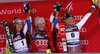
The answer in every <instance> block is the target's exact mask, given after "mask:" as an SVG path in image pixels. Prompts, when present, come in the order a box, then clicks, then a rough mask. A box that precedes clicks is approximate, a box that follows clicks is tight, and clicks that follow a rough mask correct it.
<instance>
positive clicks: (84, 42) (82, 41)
mask: <svg viewBox="0 0 100 54" xmlns="http://www.w3.org/2000/svg"><path fill="white" fill-rule="evenodd" d="M88 44H89V41H88V40H80V45H88Z"/></svg>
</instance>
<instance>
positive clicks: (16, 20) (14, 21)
mask: <svg viewBox="0 0 100 54" xmlns="http://www.w3.org/2000/svg"><path fill="white" fill-rule="evenodd" d="M18 23H21V24H23V23H22V20H20V18H18V17H15V18H14V20H13V26H15V25H16V24H18Z"/></svg>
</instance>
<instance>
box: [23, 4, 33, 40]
mask: <svg viewBox="0 0 100 54" xmlns="http://www.w3.org/2000/svg"><path fill="white" fill-rule="evenodd" d="M29 7H30V4H29V3H28V2H25V3H24V11H25V17H26V21H27V25H28V30H29V33H30V35H31V37H32V39H33V36H32V35H33V34H34V33H35V30H33V27H32V24H31V18H30V16H29V12H30V11H29Z"/></svg>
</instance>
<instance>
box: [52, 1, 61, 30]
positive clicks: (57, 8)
mask: <svg viewBox="0 0 100 54" xmlns="http://www.w3.org/2000/svg"><path fill="white" fill-rule="evenodd" d="M61 8H62V5H61V4H60V3H59V2H56V4H55V5H54V11H53V13H52V14H51V16H50V22H51V31H53V29H54V27H56V28H57V29H59V23H57V20H58V14H59V12H60V9H61Z"/></svg>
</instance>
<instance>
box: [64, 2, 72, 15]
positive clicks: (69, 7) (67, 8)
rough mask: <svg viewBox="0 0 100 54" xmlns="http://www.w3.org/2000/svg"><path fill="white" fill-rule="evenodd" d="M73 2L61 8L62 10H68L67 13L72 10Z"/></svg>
mask: <svg viewBox="0 0 100 54" xmlns="http://www.w3.org/2000/svg"><path fill="white" fill-rule="evenodd" d="M72 6H73V3H72V1H71V2H70V3H69V4H68V5H67V6H66V8H63V10H64V11H66V10H68V13H69V12H70V11H71V10H73V7H72Z"/></svg>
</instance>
